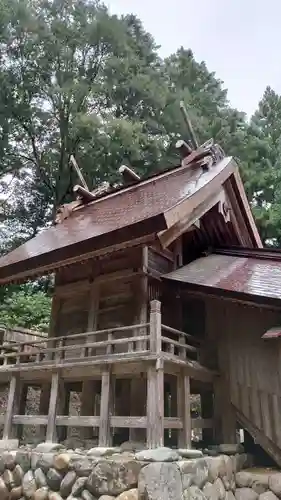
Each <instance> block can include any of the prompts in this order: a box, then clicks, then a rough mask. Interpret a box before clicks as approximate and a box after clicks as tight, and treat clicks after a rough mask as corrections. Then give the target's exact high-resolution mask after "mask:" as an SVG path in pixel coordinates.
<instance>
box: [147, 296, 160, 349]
mask: <svg viewBox="0 0 281 500" xmlns="http://www.w3.org/2000/svg"><path fill="white" fill-rule="evenodd" d="M150 350H151V352H153V353H156V354H159V353H160V352H161V302H159V300H152V301H151V302H150Z"/></svg>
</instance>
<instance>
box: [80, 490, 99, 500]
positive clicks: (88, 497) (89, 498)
mask: <svg viewBox="0 0 281 500" xmlns="http://www.w3.org/2000/svg"><path fill="white" fill-rule="evenodd" d="M81 498H82V500H96V498H95V497H94V495H92V493H90V492H89V491H88V490H83V491H82V493H81Z"/></svg>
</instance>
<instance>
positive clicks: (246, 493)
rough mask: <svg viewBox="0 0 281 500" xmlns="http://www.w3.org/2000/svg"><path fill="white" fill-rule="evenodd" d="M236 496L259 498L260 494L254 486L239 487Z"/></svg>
mask: <svg viewBox="0 0 281 500" xmlns="http://www.w3.org/2000/svg"><path fill="white" fill-rule="evenodd" d="M235 498H236V500H257V499H258V494H257V493H256V492H255V491H254V490H252V488H237V489H236V491H235Z"/></svg>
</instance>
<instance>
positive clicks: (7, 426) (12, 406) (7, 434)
mask: <svg viewBox="0 0 281 500" xmlns="http://www.w3.org/2000/svg"><path fill="white" fill-rule="evenodd" d="M19 397H20V386H19V377H18V376H17V375H13V376H12V378H11V380H10V386H9V394H8V402H7V409H6V413H5V420H4V429H3V439H4V440H6V439H11V438H12V437H14V435H15V432H13V429H12V422H13V415H14V414H15V412H16V411H17V410H18V405H19Z"/></svg>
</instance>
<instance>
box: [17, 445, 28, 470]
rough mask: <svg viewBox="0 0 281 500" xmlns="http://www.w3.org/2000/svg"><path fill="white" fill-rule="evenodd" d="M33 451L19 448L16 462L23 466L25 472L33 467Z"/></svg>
mask: <svg viewBox="0 0 281 500" xmlns="http://www.w3.org/2000/svg"><path fill="white" fill-rule="evenodd" d="M30 458H31V453H30V451H26V450H18V451H17V454H16V462H17V464H18V465H20V466H21V468H22V470H23V472H27V471H28V470H29V469H30V467H31V461H30Z"/></svg>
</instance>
